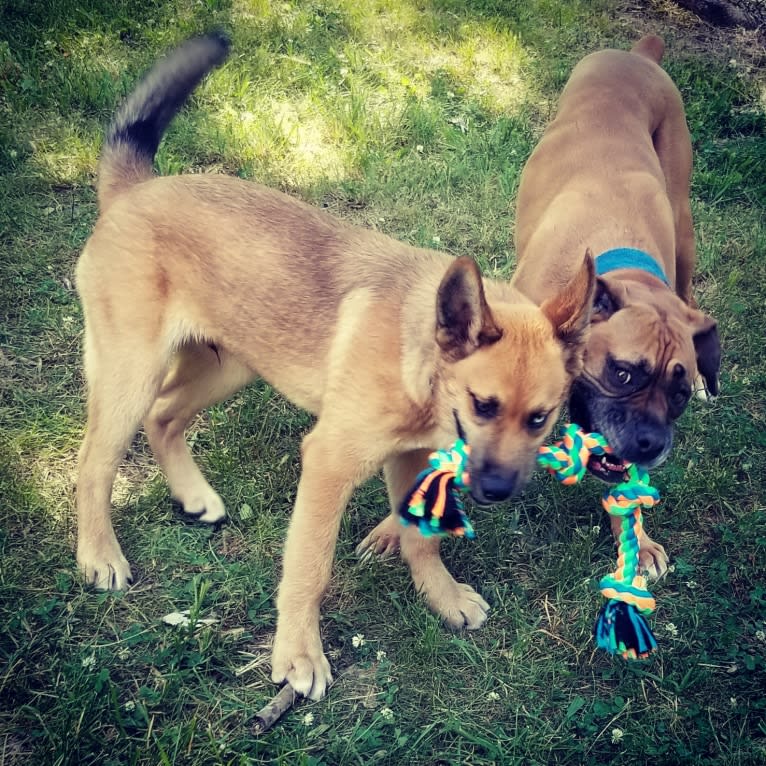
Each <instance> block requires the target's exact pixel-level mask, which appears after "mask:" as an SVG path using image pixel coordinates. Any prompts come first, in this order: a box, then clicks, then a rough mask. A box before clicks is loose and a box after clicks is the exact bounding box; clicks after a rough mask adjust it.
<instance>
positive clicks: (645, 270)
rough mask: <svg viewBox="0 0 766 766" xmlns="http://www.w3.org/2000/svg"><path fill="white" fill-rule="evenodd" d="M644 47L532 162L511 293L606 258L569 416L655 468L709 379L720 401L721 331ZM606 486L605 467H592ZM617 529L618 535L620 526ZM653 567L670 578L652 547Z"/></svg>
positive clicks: (594, 59) (588, 86)
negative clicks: (705, 306)
mask: <svg viewBox="0 0 766 766" xmlns="http://www.w3.org/2000/svg"><path fill="white" fill-rule="evenodd" d="M663 51H664V45H663V42H662V40H660V38H658V37H655V36H651V35H650V36H647V37H644V38H643V39H641V40H640V41H639V42H638V43H637V44H636V45H635V46H634V47H633V49H632V50H631V51H630V52H625V51H617V50H605V51H600V52H598V53H593V54H591V55H590V56H587V57H586V58H585V59H583V60H582V61H581V62H580V63H579V64H578V65H577V66H576V67H575V69H574V71H573V72H572V76H571V77H570V79H569V82H568V83H567V86H566V88H565V89H564V92H563V93H562V95H561V99H560V101H559V107H558V112H557V115H556V118H555V119H554V120H553V122H552V123H551V124H550V125H549V126H548V128H547V129H546V131H545V134H544V135H543V137H542V140H541V141H540V143H539V144H538V145H537V147H536V148H535V150H534V151H533V153H532V155H531V157H530V158H529V161H528V162H527V164H526V167H525V168H524V172H523V174H522V177H521V185H520V188H519V194H518V201H517V218H516V251H517V254H518V259H519V266H518V269H517V271H516V273H515V276H514V279H513V281H512V283H513V285H514V286H515V287H517V288H518V289H519V290H521V291H522V292H524V293H525V294H526V295H528V296H529V297H531V298H532V299H533V300H535V301H537V302H543V301H545V300H547V299H548V298H550V296H551V295H554V294H555V293H556V291H557V290H558V289H559V286H560V285H562V284H565V283H566V281H567V280H568V279H570V278H571V275H572V274H574V273H575V271H576V270H577V269H578V268H579V266H580V262H581V260H582V256H583V253H585V252H586V251H588V250H589V251H591V252H592V253H593V254H595V255H596V258H595V262H596V273H597V274H598V275H599V277H598V280H597V287H596V296H595V301H594V311H593V319H592V327H591V333H590V338H589V340H588V345H587V349H586V356H585V365H584V369H583V371H582V374H581V375H580V377H579V378H578V379H577V381H576V382H575V383H574V385H573V387H572V392H571V397H570V401H569V409H570V416H571V418H572V420H574V421H575V422H577V423H579V424H580V425H581V426H583V427H584V428H586V429H588V430H593V431H599V432H601V433H602V434H604V436H605V437H606V438H607V440H608V442H609V444H610V445H611V446H612V448H613V449H614V450H615V452H616V453H617V455H619V456H620V457H621V458H623V459H625V460H628V461H631V462H634V463H638V464H640V465H642V466H644V467H647V468H651V467H653V466H656V465H658V464H659V463H661V462H662V461H663V460H664V459H665V458H666V457H667V455H668V453H669V451H670V448H671V446H672V426H673V423H674V421H675V420H676V418H678V417H679V415H681V413H682V412H683V411H684V409H685V407H686V404H687V402H688V401H689V398H690V396H691V394H692V391H693V388H694V386H695V380H696V379H697V378H698V377H699V376H701V377H702V379H703V380H704V384H705V387H706V388H707V391H709V392H710V394H712V395H715V394H717V393H718V370H719V365H720V347H719V342H718V333H717V330H716V323H715V321H714V320H713V319H711V318H710V317H708V316H706V315H705V314H703V313H702V312H701V311H698V310H697V308H696V305H695V302H694V300H693V299H692V295H691V279H692V272H693V270H694V265H695V260H696V255H695V248H694V230H693V228H692V218H691V210H690V207H689V180H690V174H691V163H692V149H691V143H690V139H689V131H688V128H687V126H686V120H685V116H684V110H683V104H682V101H681V96H680V94H679V92H678V90H677V88H676V87H675V85H674V84H673V82H672V81H671V79H670V78H669V77H668V75H667V74H666V73H665V72H664V71H663V70H662V69H661V68H660V67H659V66H658V63H659V61H660V59H661V58H662V54H663ZM591 467H592V468H593V470H594V473H596V474H597V475H601V476H602V477H604V478H610V476H609V464H603V463H602V464H596V463H594V464H593V465H592V466H591ZM618 526H619V525H618ZM642 558H643V564H644V565H645V566H646V567H647V568H648V569H649V570H650V572H652V573H654V574H658V575H659V574H662V573H663V572H664V571H665V569H666V568H667V556H666V554H665V551H664V550H663V549H662V546H659V545H657V544H656V543H653V542H652V541H651V540H649V539H648V538H646V539H645V540H644V541H643V542H642Z"/></svg>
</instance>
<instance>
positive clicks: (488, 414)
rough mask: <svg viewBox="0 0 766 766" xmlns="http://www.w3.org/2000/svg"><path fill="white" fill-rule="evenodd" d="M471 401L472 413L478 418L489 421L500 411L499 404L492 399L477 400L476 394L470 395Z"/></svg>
mask: <svg viewBox="0 0 766 766" xmlns="http://www.w3.org/2000/svg"><path fill="white" fill-rule="evenodd" d="M469 393H470V392H469ZM471 401H472V402H473V411H474V412H475V413H476V414H477V415H478V416H479V417H480V418H484V420H491V419H492V418H494V417H497V413H498V411H499V410H500V402H498V401H497V399H495V398H494V397H490V398H489V399H479V397H478V396H476V394H471Z"/></svg>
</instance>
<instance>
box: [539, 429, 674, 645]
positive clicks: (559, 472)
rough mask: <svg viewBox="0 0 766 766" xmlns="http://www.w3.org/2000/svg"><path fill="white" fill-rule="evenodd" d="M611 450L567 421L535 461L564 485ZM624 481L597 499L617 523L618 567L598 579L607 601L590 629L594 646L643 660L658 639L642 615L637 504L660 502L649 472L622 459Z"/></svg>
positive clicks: (646, 596)
mask: <svg viewBox="0 0 766 766" xmlns="http://www.w3.org/2000/svg"><path fill="white" fill-rule="evenodd" d="M608 454H611V450H610V448H609V445H608V444H607V443H606V440H605V439H604V437H603V436H601V435H600V434H596V433H586V432H584V431H583V430H582V429H581V428H580V427H579V426H578V425H577V424H576V423H570V424H569V425H568V426H567V427H566V429H565V431H564V436H563V438H562V439H561V441H558V442H556V443H555V444H553V445H550V446H544V447H540V449H539V452H538V462H539V463H540V464H541V465H542V466H543V467H544V468H546V469H547V470H548V471H549V472H550V473H552V474H553V475H554V476H555V477H556V478H557V479H558V480H559V481H561V482H562V483H563V484H576V483H577V482H578V481H580V480H581V479H582V478H583V476H585V472H586V470H587V468H588V462H589V460H590V459H591V456H593V455H595V456H603V455H608ZM622 469H623V477H622V478H623V480H622V481H621V482H619V483H617V484H614V485H612V486H610V487H608V488H607V490H606V491H605V492H604V496H603V498H602V499H601V504H602V505H603V506H604V509H605V510H606V511H607V513H609V514H610V515H612V516H617V517H619V518H620V519H621V520H622V522H621V524H622V526H621V531H620V539H619V542H618V549H617V569H615V571H614V572H612V573H611V574H608V575H606V577H604V578H602V580H601V582H599V589H600V590H601V594H602V595H603V596H604V597H605V598H607V599H608V601H607V603H606V604H605V605H604V606H603V607H602V608H601V611H600V612H599V614H598V617H597V618H596V623H595V625H594V627H593V637H594V639H595V641H596V646H598V648H599V649H606V651H608V652H609V653H610V654H619V655H620V656H621V657H623V659H630V660H636V659H646V658H647V657H648V656H649V655H650V654H652V653H653V652H654V651H656V649H657V640H656V639H655V637H654V634H653V633H652V631H651V628H650V627H649V625H648V624H647V622H646V619H645V618H644V615H648V614H649V613H651V612H652V611H653V610H654V607H655V600H654V597H653V596H652V594H651V593H650V592H649V591H648V590H647V588H646V578H645V577H644V576H643V575H642V574H641V573H640V568H639V557H638V554H639V539H640V537H641V530H642V526H643V520H642V516H641V508H642V507H643V508H651V507H652V506H654V505H656V504H657V503H658V502H659V500H660V495H659V492H657V490H656V489H655V488H654V487H652V486H651V485H650V484H649V474H648V473H647V472H646V471H644V470H643V469H641V468H639V467H638V466H636V465H634V464H632V463H623V464H622Z"/></svg>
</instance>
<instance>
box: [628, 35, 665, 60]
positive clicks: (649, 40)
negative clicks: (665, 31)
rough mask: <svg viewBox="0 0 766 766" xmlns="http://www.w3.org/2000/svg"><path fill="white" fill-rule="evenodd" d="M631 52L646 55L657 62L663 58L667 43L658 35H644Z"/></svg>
mask: <svg viewBox="0 0 766 766" xmlns="http://www.w3.org/2000/svg"><path fill="white" fill-rule="evenodd" d="M630 52H631V53H638V54H639V55H640V56H646V58H648V59H651V60H652V61H653V62H654V63H655V64H659V63H660V61H661V60H662V54H663V53H664V52H665V43H664V42H663V41H662V38H661V37H657V35H644V36H643V37H642V38H641V39H640V40H639V41H638V42H637V43H636V44H635V45H634V46H633V47H632V48H631V49H630Z"/></svg>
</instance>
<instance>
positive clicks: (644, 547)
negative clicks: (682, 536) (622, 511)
mask: <svg viewBox="0 0 766 766" xmlns="http://www.w3.org/2000/svg"><path fill="white" fill-rule="evenodd" d="M609 521H610V524H611V526H612V536H613V537H614V541H615V544H616V545H618V546H619V544H620V536H621V535H622V518H621V517H620V516H610V517H609ZM638 565H639V568H640V571H642V572H644V573H645V574H646V575H647V576H648V577H649V579H651V580H659V579H660V577H664V576H665V575H666V574H667V571H668V567H669V565H670V557H669V556H668V554H667V552H666V551H665V548H664V547H663V546H662V545H660V544H659V543H658V542H655V541H654V540H652V538H651V537H649V535H647V534H646V529H645V528H644V527H642V529H641V536H640V537H639V539H638Z"/></svg>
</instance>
